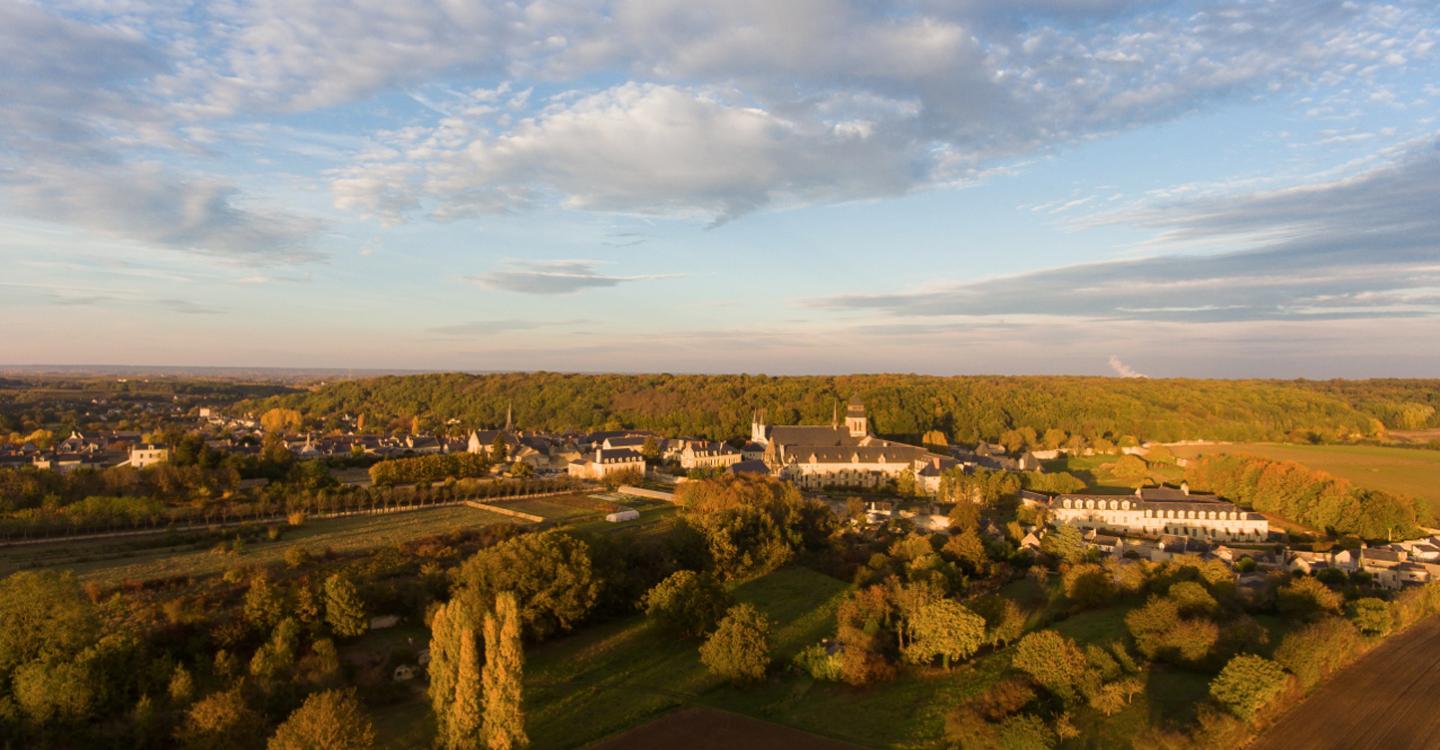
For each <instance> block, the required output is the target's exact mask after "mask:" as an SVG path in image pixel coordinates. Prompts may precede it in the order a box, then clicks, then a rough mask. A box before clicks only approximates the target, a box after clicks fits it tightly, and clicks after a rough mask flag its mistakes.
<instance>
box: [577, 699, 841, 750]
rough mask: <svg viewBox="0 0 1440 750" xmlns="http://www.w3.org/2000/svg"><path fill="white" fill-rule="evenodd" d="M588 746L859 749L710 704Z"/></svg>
mask: <svg viewBox="0 0 1440 750" xmlns="http://www.w3.org/2000/svg"><path fill="white" fill-rule="evenodd" d="M590 748H591V750H671V748H685V750H737V749H738V748H744V749H745V750H859V746H858V745H851V744H850V743H848V742H841V741H839V740H832V739H828V738H826V737H820V736H818V735H814V734H810V733H808V732H802V731H800V730H799V729H792V728H790V727H787V726H781V725H780V724H772V723H770V722H768V721H761V720H759V719H752V718H750V717H748V716H741V715H740V714H732V713H730V712H729V711H720V710H717V709H713V708H682V709H679V710H677V711H671V712H670V713H668V714H665V715H664V716H662V717H660V718H658V719H656V720H654V721H652V722H650V723H648V724H642V725H640V726H638V727H636V728H634V729H631V730H630V731H628V732H625V733H624V734H621V735H619V736H616V737H611V738H609V739H605V740H601V741H599V742H597V743H595V744H594V745H591V746H590Z"/></svg>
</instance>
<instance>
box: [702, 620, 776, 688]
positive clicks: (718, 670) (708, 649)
mask: <svg viewBox="0 0 1440 750" xmlns="http://www.w3.org/2000/svg"><path fill="white" fill-rule="evenodd" d="M700 662H701V663H702V664H704V665H705V666H706V668H708V669H709V670H710V673H711V674H713V675H715V676H717V677H722V678H724V679H726V680H729V681H730V682H733V683H735V684H745V683H751V682H758V681H760V680H762V679H764V677H765V670H766V669H768V668H769V666H770V620H769V618H767V617H766V616H765V615H764V614H762V613H761V612H760V610H758V609H756V608H755V607H754V606H753V605H750V604H737V605H735V606H733V607H731V608H730V611H729V612H727V613H726V614H725V618H724V619H722V620H721V621H720V625H719V626H718V627H717V628H715V632H714V633H711V634H710V637H709V638H707V639H706V640H705V643H703V644H701V646H700Z"/></svg>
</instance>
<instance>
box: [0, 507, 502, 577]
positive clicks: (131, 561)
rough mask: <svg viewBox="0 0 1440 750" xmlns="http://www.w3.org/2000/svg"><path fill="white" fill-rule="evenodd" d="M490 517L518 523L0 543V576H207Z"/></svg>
mask: <svg viewBox="0 0 1440 750" xmlns="http://www.w3.org/2000/svg"><path fill="white" fill-rule="evenodd" d="M493 523H521V522H520V521H518V520H517V519H515V518H511V517H509V516H503V515H500V514H498V513H491V512H488V511H485V510H479V509H476V508H469V507H466V506H463V505H453V506H444V507H438V508H424V509H420V510H414V511H406V512H402V513H387V514H383V515H375V516H348V517H346V518H332V519H312V520H309V521H306V522H305V524H304V525H302V526H299V527H283V528H282V531H281V536H280V538H279V539H276V540H273V541H270V540H265V538H264V537H263V536H262V537H261V538H260V540H259V541H254V542H247V543H246V544H245V545H244V547H243V550H242V551H241V552H240V553H236V552H232V551H219V550H217V549H216V546H217V545H219V544H221V543H222V542H223V541H224V539H227V538H229V537H230V536H233V531H232V532H231V533H230V534H228V535H226V534H221V533H201V534H188V533H187V534H184V535H182V536H179V537H168V538H167V537H166V536H165V535H163V534H159V535H154V536H149V535H146V536H136V537H121V538H117V539H98V540H87V541H71V542H65V541H57V542H52V543H45V544H31V545H20V546H11V547H0V576H5V575H9V574H10V573H13V572H15V571H17V570H25V569H30V568H41V567H62V568H66V569H69V570H72V571H74V572H75V575H76V577H78V578H80V579H81V580H85V581H91V580H93V581H96V582H98V583H101V584H104V585H112V584H118V583H121V582H123V581H127V580H135V581H146V580H153V579H157V578H169V577H172V576H195V577H204V576H208V575H217V574H220V573H223V572H225V570H226V569H228V568H230V567H232V566H234V565H235V564H237V563H240V562H244V563H247V564H249V563H253V564H266V563H276V562H280V561H281V560H282V559H283V558H284V556H285V552H286V551H287V550H289V549H291V548H293V547H307V548H310V549H312V550H321V549H325V548H327V547H328V548H330V549H332V550H334V551H336V552H349V551H355V550H362V549H371V548H376V547H385V546H389V545H394V544H399V543H402V542H407V541H411V540H414V539H419V538H422V537H426V536H432V535H436V534H444V533H446V532H450V531H456V530H460V529H468V528H475V527H479V526H488V525H490V524H493Z"/></svg>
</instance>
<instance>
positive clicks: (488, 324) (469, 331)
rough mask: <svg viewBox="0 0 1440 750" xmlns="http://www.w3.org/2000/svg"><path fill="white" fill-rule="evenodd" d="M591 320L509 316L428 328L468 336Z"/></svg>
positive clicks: (439, 333) (531, 329) (439, 332)
mask: <svg viewBox="0 0 1440 750" xmlns="http://www.w3.org/2000/svg"><path fill="white" fill-rule="evenodd" d="M588 322H589V321H587V320H584V319H575V320H555V321H551V320H528V319H521V318H507V319H501V320H472V321H469V322H466V323H452V324H450V325H443V326H433V327H431V328H428V329H426V330H427V331H429V332H430V333H433V334H436V335H437V336H445V337H468V336H484V335H487V334H496V333H511V332H514V331H533V330H536V329H539V328H554V327H559V326H573V325H583V324H585V323H588Z"/></svg>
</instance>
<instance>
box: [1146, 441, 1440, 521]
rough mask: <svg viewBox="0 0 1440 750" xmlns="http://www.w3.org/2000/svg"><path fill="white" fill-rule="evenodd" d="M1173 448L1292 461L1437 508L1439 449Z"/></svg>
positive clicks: (1267, 445)
mask: <svg viewBox="0 0 1440 750" xmlns="http://www.w3.org/2000/svg"><path fill="white" fill-rule="evenodd" d="M1172 450H1174V452H1175V455H1177V456H1181V457H1185V458H1192V457H1195V456H1200V455H1214V454H1220V453H1231V454H1246V455H1252V456H1260V457H1262V458H1268V459H1271V460H1275V461H1294V462H1296V463H1299V464H1304V465H1305V466H1308V467H1310V468H1312V469H1317V470H1319V471H1324V472H1328V473H1330V474H1333V475H1335V476H1337V477H1340V478H1341V479H1348V480H1350V481H1351V482H1354V483H1355V484H1357V485H1359V486H1361V487H1367V488H1370V489H1375V490H1383V491H1385V492H1392V493H1395V494H1398V495H1409V496H1411V497H1414V498H1417V499H1419V500H1420V501H1422V502H1424V503H1426V504H1428V505H1429V506H1430V507H1431V508H1432V509H1434V510H1437V511H1440V451H1433V450H1424V449H1419V448H1389V447H1384V446H1378V445H1289V444H1282V443H1225V444H1217V445H1184V446H1176V447H1174V448H1173V449H1172Z"/></svg>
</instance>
